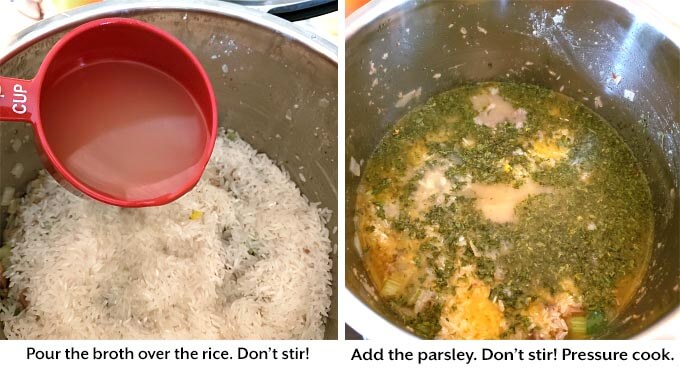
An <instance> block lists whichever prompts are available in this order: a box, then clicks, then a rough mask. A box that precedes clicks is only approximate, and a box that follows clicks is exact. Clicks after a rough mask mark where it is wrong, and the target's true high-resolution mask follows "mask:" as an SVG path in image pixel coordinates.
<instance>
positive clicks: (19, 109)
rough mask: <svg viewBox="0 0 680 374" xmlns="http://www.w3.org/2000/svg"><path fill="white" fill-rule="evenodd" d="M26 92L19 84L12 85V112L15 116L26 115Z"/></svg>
mask: <svg viewBox="0 0 680 374" xmlns="http://www.w3.org/2000/svg"><path fill="white" fill-rule="evenodd" d="M27 93H28V91H27V90H25V89H24V87H22V86H21V85H20V84H15V85H14V96H13V97H12V103H13V104H12V111H14V113H16V114H25V113H26V110H27V109H26V105H24V104H25V103H26V94H27Z"/></svg>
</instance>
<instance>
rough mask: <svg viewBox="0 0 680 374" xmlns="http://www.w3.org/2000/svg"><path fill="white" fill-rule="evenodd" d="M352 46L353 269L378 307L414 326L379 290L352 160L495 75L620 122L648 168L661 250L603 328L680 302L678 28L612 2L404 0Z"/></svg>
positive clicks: (662, 313) (374, 12) (625, 330)
mask: <svg viewBox="0 0 680 374" xmlns="http://www.w3.org/2000/svg"><path fill="white" fill-rule="evenodd" d="M675 40H676V42H677V40H678V39H675ZM346 50H347V52H346V56H347V66H346V77H347V83H346V87H347V88H346V92H347V100H346V124H347V125H346V126H347V127H346V140H345V141H346V156H345V158H346V165H347V170H346V171H345V173H346V181H347V184H346V201H345V208H346V213H345V214H346V215H345V219H346V222H347V231H346V234H345V235H346V242H347V248H346V271H345V278H346V287H347V288H348V289H349V290H350V291H351V292H352V293H353V294H354V295H355V296H356V297H357V298H358V299H360V300H361V301H363V303H365V304H366V305H367V306H368V307H369V308H371V309H373V310H374V311H376V312H377V313H378V314H380V315H381V316H383V317H384V318H385V319H387V320H389V321H391V322H392V323H393V324H394V325H395V326H396V327H400V328H402V329H403V328H404V326H403V323H402V321H401V319H400V318H399V317H398V316H396V315H394V314H393V313H392V312H390V310H389V308H387V307H386V305H385V304H384V303H383V302H382V301H381V300H380V299H379V298H377V297H375V296H374V295H376V292H375V291H374V290H373V289H372V288H373V286H372V285H371V282H370V280H369V277H368V276H367V274H366V272H365V270H364V267H363V265H362V261H361V256H360V254H359V250H358V248H356V247H357V245H356V244H355V243H356V242H355V240H356V232H355V227H354V225H355V222H354V213H355V197H356V189H357V186H358V184H359V181H360V178H359V177H358V176H356V174H357V173H356V170H353V171H354V172H352V171H350V166H351V165H354V167H355V168H356V164H359V165H365V162H366V160H368V159H369V158H370V156H371V154H372V152H373V151H374V150H375V148H376V146H377V145H378V143H379V141H380V139H381V138H382V137H383V136H384V135H385V132H386V131H387V130H386V129H387V127H388V126H390V125H393V124H394V123H395V122H396V121H397V120H398V119H399V118H401V117H402V116H403V115H404V114H405V113H407V112H408V111H409V110H410V109H412V108H414V107H415V106H417V105H420V104H423V103H424V102H425V101H426V100H427V99H428V98H430V97H433V96H435V95H437V94H439V93H441V92H444V91H447V90H450V89H452V88H455V87H457V86H460V85H464V84H469V83H475V82H484V81H496V82H521V83H530V84H534V85H538V86H541V87H545V88H548V89H551V90H554V91H558V92H562V93H564V94H565V95H567V96H570V97H572V98H574V99H576V100H577V101H579V102H581V103H583V104H584V105H586V106H587V107H589V108H590V109H592V110H594V111H595V112H596V113H598V114H599V115H601V116H602V117H603V118H605V119H606V120H607V121H608V122H609V123H610V124H611V125H612V126H614V128H615V130H616V131H617V132H618V133H619V134H620V135H621V136H622V137H623V139H624V140H625V142H626V143H627V144H628V146H629V147H630V148H631V150H632V151H633V153H634V154H635V156H636V158H637V159H638V161H639V163H640V165H641V167H642V168H643V170H644V172H645V174H646V177H647V179H648V181H649V184H650V189H651V193H652V199H653V208H654V215H655V225H654V226H655V227H654V244H653V250H652V254H651V260H650V262H649V267H648V269H647V270H646V274H645V276H644V278H643V280H642V282H641V285H640V287H639V289H638V290H637V293H636V294H635V296H634V297H633V298H632V301H631V303H630V305H629V306H628V307H626V308H625V309H624V310H623V312H622V313H621V314H620V315H619V316H618V318H617V319H616V320H615V321H613V322H612V323H611V325H610V329H609V332H608V333H607V334H606V335H605V336H602V337H603V338H628V337H632V336H635V335H637V334H638V333H640V332H642V331H644V330H646V329H648V328H649V327H650V326H652V325H654V324H655V323H657V322H659V321H660V320H662V319H663V318H664V317H667V316H668V315H669V314H671V313H673V310H675V309H677V308H678V304H679V303H680V302H679V297H678V295H679V288H680V285H679V284H680V276H679V274H678V273H679V269H680V257H679V256H680V255H679V254H680V205H679V200H678V197H677V195H678V185H679V181H680V179H679V178H680V154H679V153H678V151H679V149H678V147H679V146H680V110H679V108H680V52H679V49H678V45H677V44H675V43H674V42H673V41H672V40H671V38H670V37H669V36H666V35H664V34H662V33H660V32H659V31H658V30H657V29H656V28H655V27H654V25H652V24H649V23H647V22H645V20H643V19H640V18H639V17H637V16H636V15H635V14H633V13H631V12H630V11H629V10H627V9H624V8H622V7H620V6H618V5H616V4H614V3H612V2H606V1H573V2H572V1H550V2H545V1H518V2H508V1H485V2H476V1H461V2H450V1H428V2H416V1H401V2H399V4H394V5H393V6H391V7H389V9H388V8H387V7H385V6H383V7H382V8H379V7H377V6H376V7H373V8H371V7H369V8H368V9H366V10H365V11H364V13H362V14H359V15H355V17H354V18H352V19H351V20H350V24H349V27H348V37H347V41H346ZM405 97H406V100H405V99H404V98H405ZM404 103H406V105H403V104H404ZM355 162H356V164H355ZM348 323H349V324H351V323H352V321H351V320H350V321H348ZM359 332H360V333H361V331H359Z"/></svg>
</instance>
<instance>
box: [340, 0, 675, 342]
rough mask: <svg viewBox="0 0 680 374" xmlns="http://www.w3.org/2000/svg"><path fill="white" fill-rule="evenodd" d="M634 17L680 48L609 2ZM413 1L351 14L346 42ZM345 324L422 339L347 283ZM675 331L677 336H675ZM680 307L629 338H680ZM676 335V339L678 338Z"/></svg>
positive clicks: (395, 0) (657, 22)
mask: <svg viewBox="0 0 680 374" xmlns="http://www.w3.org/2000/svg"><path fill="white" fill-rule="evenodd" d="M606 1H608V2H609V3H613V4H614V5H617V6H619V7H622V8H624V9H625V10H627V11H628V12H629V13H631V14H633V15H634V16H635V18H636V19H638V18H639V19H640V20H641V21H643V22H645V23H647V24H649V25H651V26H652V27H654V28H655V29H657V30H658V31H659V32H660V33H661V34H663V35H665V36H666V37H668V38H669V39H670V40H671V41H672V42H673V43H674V44H675V45H676V46H678V48H679V49H680V28H679V27H677V26H675V25H673V24H672V23H671V22H670V20H668V19H667V18H666V17H662V16H660V15H659V13H658V12H654V11H652V10H651V9H649V7H647V6H644V5H642V4H640V3H637V2H635V1H632V0H606ZM412 2H414V1H413V0H392V1H372V2H369V3H367V4H366V5H364V6H363V7H361V8H360V9H358V10H357V11H356V12H354V13H352V15H350V16H349V17H348V18H347V20H346V21H345V42H347V41H348V40H350V39H351V38H352V37H353V36H354V35H355V34H356V33H357V32H359V31H361V30H362V29H363V28H364V27H366V26H367V25H369V24H370V23H371V22H373V21H375V20H376V19H377V18H379V17H381V16H383V15H385V14H388V13H389V12H391V11H393V10H394V9H396V8H398V7H400V6H402V5H404V4H408V3H412ZM342 303H343V304H344V305H343V307H342V308H343V309H344V310H345V312H344V313H343V314H344V315H345V316H346V318H345V321H346V322H347V323H348V324H349V325H350V326H351V327H353V328H354V329H356V330H357V332H358V333H359V334H361V335H362V336H364V338H366V339H381V340H382V339H401V340H404V339H419V337H418V336H416V335H415V334H413V333H412V332H410V331H408V330H406V329H405V328H404V327H403V326H397V325H395V324H393V323H392V322H390V321H388V320H387V319H385V318H384V317H382V316H380V315H379V314H378V313H376V311H374V310H373V309H371V308H370V307H369V306H368V305H367V304H366V303H365V302H364V301H363V300H361V299H359V298H358V297H357V296H356V295H355V294H354V293H353V292H352V291H351V290H350V289H349V288H348V287H347V282H345V289H344V290H343V298H342ZM674 331H675V333H673V332H674ZM678 334H680V305H677V306H676V307H675V308H674V309H673V310H671V311H670V312H668V313H666V315H664V316H662V317H661V318H659V320H657V321H656V322H655V323H654V324H653V325H651V326H649V327H648V328H647V329H645V330H643V331H640V332H638V333H637V334H635V335H633V336H631V337H630V339H680V335H678ZM676 335H677V336H676Z"/></svg>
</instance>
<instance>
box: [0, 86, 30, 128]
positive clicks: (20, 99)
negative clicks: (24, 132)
mask: <svg viewBox="0 0 680 374" xmlns="http://www.w3.org/2000/svg"><path fill="white" fill-rule="evenodd" d="M35 98H36V93H35V87H33V82H32V81H29V80H23V79H15V78H5V77H0V121H12V122H31V123H32V122H33V121H32V118H33V113H34V112H35V103H36V99H35Z"/></svg>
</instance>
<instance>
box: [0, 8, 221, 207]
mask: <svg viewBox="0 0 680 374" xmlns="http://www.w3.org/2000/svg"><path fill="white" fill-rule="evenodd" d="M0 120H4V121H19V122H29V123H31V124H32V125H33V129H34V133H35V139H36V144H37V148H38V152H39V153H40V155H41V158H42V160H43V164H44V165H45V167H46V169H47V170H49V171H50V173H51V174H52V175H53V176H54V177H55V179H57V180H58V181H59V182H60V183H61V184H62V185H64V186H65V187H67V188H69V189H70V190H75V191H80V192H82V193H84V194H85V195H87V196H89V197H92V198H94V199H96V200H99V201H102V202H104V203H107V204H112V205H117V206H122V207H144V206H156V205H162V204H167V203H169V202H171V201H173V200H175V199H177V198H179V197H180V196H182V195H184V194H185V193H186V192H188V191H189V190H190V189H191V188H193V186H195V185H196V183H197V182H198V181H199V179H200V177H201V175H202V173H203V170H204V169H205V166H206V165H207V163H208V161H209V159H210V155H211V153H212V150H213V146H214V144H215V138H216V135H217V106H216V103H215V94H214V92H213V89H212V86H211V84H210V80H209V79H208V75H207V74H206V72H205V70H204V69H203V67H202V66H201V64H200V62H199V61H198V59H197V58H196V57H195V56H194V55H193V54H192V53H191V52H190V51H189V49H187V48H186V47H185V46H184V45H183V44H182V43H181V42H180V41H179V40H177V39H175V38H174V37H173V36H171V35H170V34H168V33H166V32H165V31H163V30H160V29H158V28H156V27H153V26H151V25H148V24H146V23H143V22H140V21H137V20H133V19H126V18H107V19H99V20H95V21H91V22H88V23H85V24H83V25H81V26H79V27H77V28H75V29H73V30H72V31H70V32H69V33H67V34H66V35H65V36H64V37H63V38H62V39H60V40H59V41H58V42H57V43H56V44H55V45H54V47H53V48H52V49H51V50H50V52H49V53H48V54H47V56H46V57H45V60H44V61H43V63H42V65H41V66H40V69H39V70H38V73H37V75H36V76H35V78H34V79H33V80H21V79H13V78H3V77H0Z"/></svg>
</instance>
